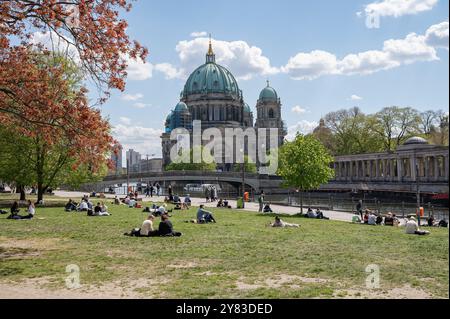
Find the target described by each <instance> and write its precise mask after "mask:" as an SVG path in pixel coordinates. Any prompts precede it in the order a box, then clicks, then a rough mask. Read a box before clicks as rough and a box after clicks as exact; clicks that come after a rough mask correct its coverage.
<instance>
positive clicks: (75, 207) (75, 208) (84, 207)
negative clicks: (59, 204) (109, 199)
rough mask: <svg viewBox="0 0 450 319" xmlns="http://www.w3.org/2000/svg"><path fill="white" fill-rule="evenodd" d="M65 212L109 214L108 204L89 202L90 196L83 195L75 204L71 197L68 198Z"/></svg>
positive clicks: (92, 214)
mask: <svg viewBox="0 0 450 319" xmlns="http://www.w3.org/2000/svg"><path fill="white" fill-rule="evenodd" d="M64 208H65V211H66V212H86V213H87V215H88V216H110V215H111V214H110V213H108V206H106V204H105V203H104V202H98V203H97V205H95V206H94V204H93V203H92V202H91V200H90V198H89V197H88V196H87V195H85V196H83V198H82V199H81V201H80V203H79V204H77V203H76V202H74V201H73V200H72V199H69V201H68V202H67V204H66V205H65V207H64Z"/></svg>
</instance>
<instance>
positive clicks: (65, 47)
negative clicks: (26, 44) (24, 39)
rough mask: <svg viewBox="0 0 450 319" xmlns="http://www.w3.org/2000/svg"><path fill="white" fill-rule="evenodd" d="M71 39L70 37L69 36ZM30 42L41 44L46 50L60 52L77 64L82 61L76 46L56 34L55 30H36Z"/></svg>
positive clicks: (35, 44) (36, 44)
mask: <svg viewBox="0 0 450 319" xmlns="http://www.w3.org/2000/svg"><path fill="white" fill-rule="evenodd" d="M69 41H70V38H69ZM30 42H31V43H32V44H33V45H34V46H41V47H43V48H44V49H45V50H48V51H54V52H59V53H61V54H64V55H65V56H66V57H67V58H70V59H72V60H73V61H74V62H76V63H77V64H78V63H79V62H80V55H79V54H78V51H77V49H76V48H75V46H73V45H72V44H70V43H69V42H68V41H66V39H65V38H62V37H60V36H58V35H57V34H56V32H54V31H47V32H39V31H38V32H34V33H33V34H32V35H31V39H30Z"/></svg>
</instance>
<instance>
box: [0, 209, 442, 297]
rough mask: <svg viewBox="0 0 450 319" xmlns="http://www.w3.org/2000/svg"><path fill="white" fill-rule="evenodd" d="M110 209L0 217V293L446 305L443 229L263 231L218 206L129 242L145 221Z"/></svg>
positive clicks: (344, 226) (243, 215)
mask: <svg viewBox="0 0 450 319" xmlns="http://www.w3.org/2000/svg"><path fill="white" fill-rule="evenodd" d="M110 211H111V213H112V214H113V215H112V216H110V217H87V216H86V215H85V214H84V213H83V214H81V213H65V212H64V211H63V209H61V208H45V209H42V208H40V209H39V208H38V210H37V218H35V219H34V220H32V221H12V220H7V219H6V217H7V215H1V216H0V290H3V291H5V289H6V288H7V287H12V286H14V283H15V282H17V283H18V284H17V285H18V289H19V290H20V289H21V287H23V291H21V292H22V293H23V297H26V296H27V290H26V288H25V287H27V283H28V285H29V283H30V282H33V285H34V286H36V285H37V286H41V288H40V289H42V290H41V291H42V294H40V295H39V296H38V297H45V296H46V291H59V292H60V293H61V294H63V293H65V294H66V295H65V296H71V293H73V294H82V293H89V292H90V293H93V294H96V295H97V296H98V297H108V296H116V297H117V296H119V297H120V296H123V297H148V298H238V297H239V298H241V297H242V298H354V297H360V298H386V297H387V298H401V297H409V298H412V297H434V298H435V297H443V298H448V284H449V279H448V274H449V263H448V262H449V261H448V239H449V237H448V229H438V228H436V229H432V230H431V232H432V234H431V235H430V236H414V235H406V234H404V233H403V229H398V228H393V227H384V226H378V227H372V226H365V225H353V224H349V223H343V222H334V221H320V220H309V219H304V218H299V217H283V219H284V220H285V221H288V222H293V223H300V224H301V227H300V228H299V229H297V228H295V229H276V228H270V227H266V226H265V225H266V224H267V223H268V222H270V221H272V220H273V217H271V216H263V215H260V214H257V213H250V212H240V211H236V210H221V209H213V212H214V215H215V217H216V219H217V220H218V223H217V224H212V225H195V224H188V223H184V221H185V220H188V219H192V218H195V212H196V209H195V208H192V209H191V210H190V211H181V212H174V213H173V217H172V222H173V224H174V228H175V230H177V231H181V232H183V234H184V235H183V236H182V237H180V238H135V237H127V236H123V233H124V232H125V231H130V230H131V229H132V228H134V227H139V226H140V224H141V223H142V221H143V219H144V218H145V217H146V214H145V213H142V210H141V209H129V208H127V207H124V206H120V207H118V206H116V207H114V206H113V205H110ZM38 218H39V219H38ZM158 222H159V219H158V221H157V222H156V224H158ZM69 264H76V265H78V266H79V268H80V280H81V285H82V287H81V288H80V289H76V292H75V291H73V290H71V291H69V290H68V289H67V288H65V278H66V276H67V275H68V274H67V273H66V266H67V265H69ZM369 264H376V265H378V266H379V268H380V288H379V289H367V288H366V277H367V276H368V275H369V274H368V273H366V272H365V269H366V267H367V266H368V265H369ZM5 287H6V288H5ZM6 291H8V289H6ZM115 292H117V294H114V293H115Z"/></svg>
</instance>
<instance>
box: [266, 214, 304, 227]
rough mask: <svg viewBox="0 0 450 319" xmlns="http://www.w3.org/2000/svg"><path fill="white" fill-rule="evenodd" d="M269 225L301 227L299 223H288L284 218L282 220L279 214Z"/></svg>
mask: <svg viewBox="0 0 450 319" xmlns="http://www.w3.org/2000/svg"><path fill="white" fill-rule="evenodd" d="M269 226H270V227H295V228H298V227H300V225H299V224H290V223H286V222H284V221H283V220H281V218H280V217H278V216H275V221H274V222H273V223H269Z"/></svg>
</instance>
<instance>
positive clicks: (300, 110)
mask: <svg viewBox="0 0 450 319" xmlns="http://www.w3.org/2000/svg"><path fill="white" fill-rule="evenodd" d="M291 111H292V112H294V113H297V114H303V113H306V112H308V110H306V109H305V108H303V107H301V106H300V105H296V106H294V107H293V108H292V110H291Z"/></svg>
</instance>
